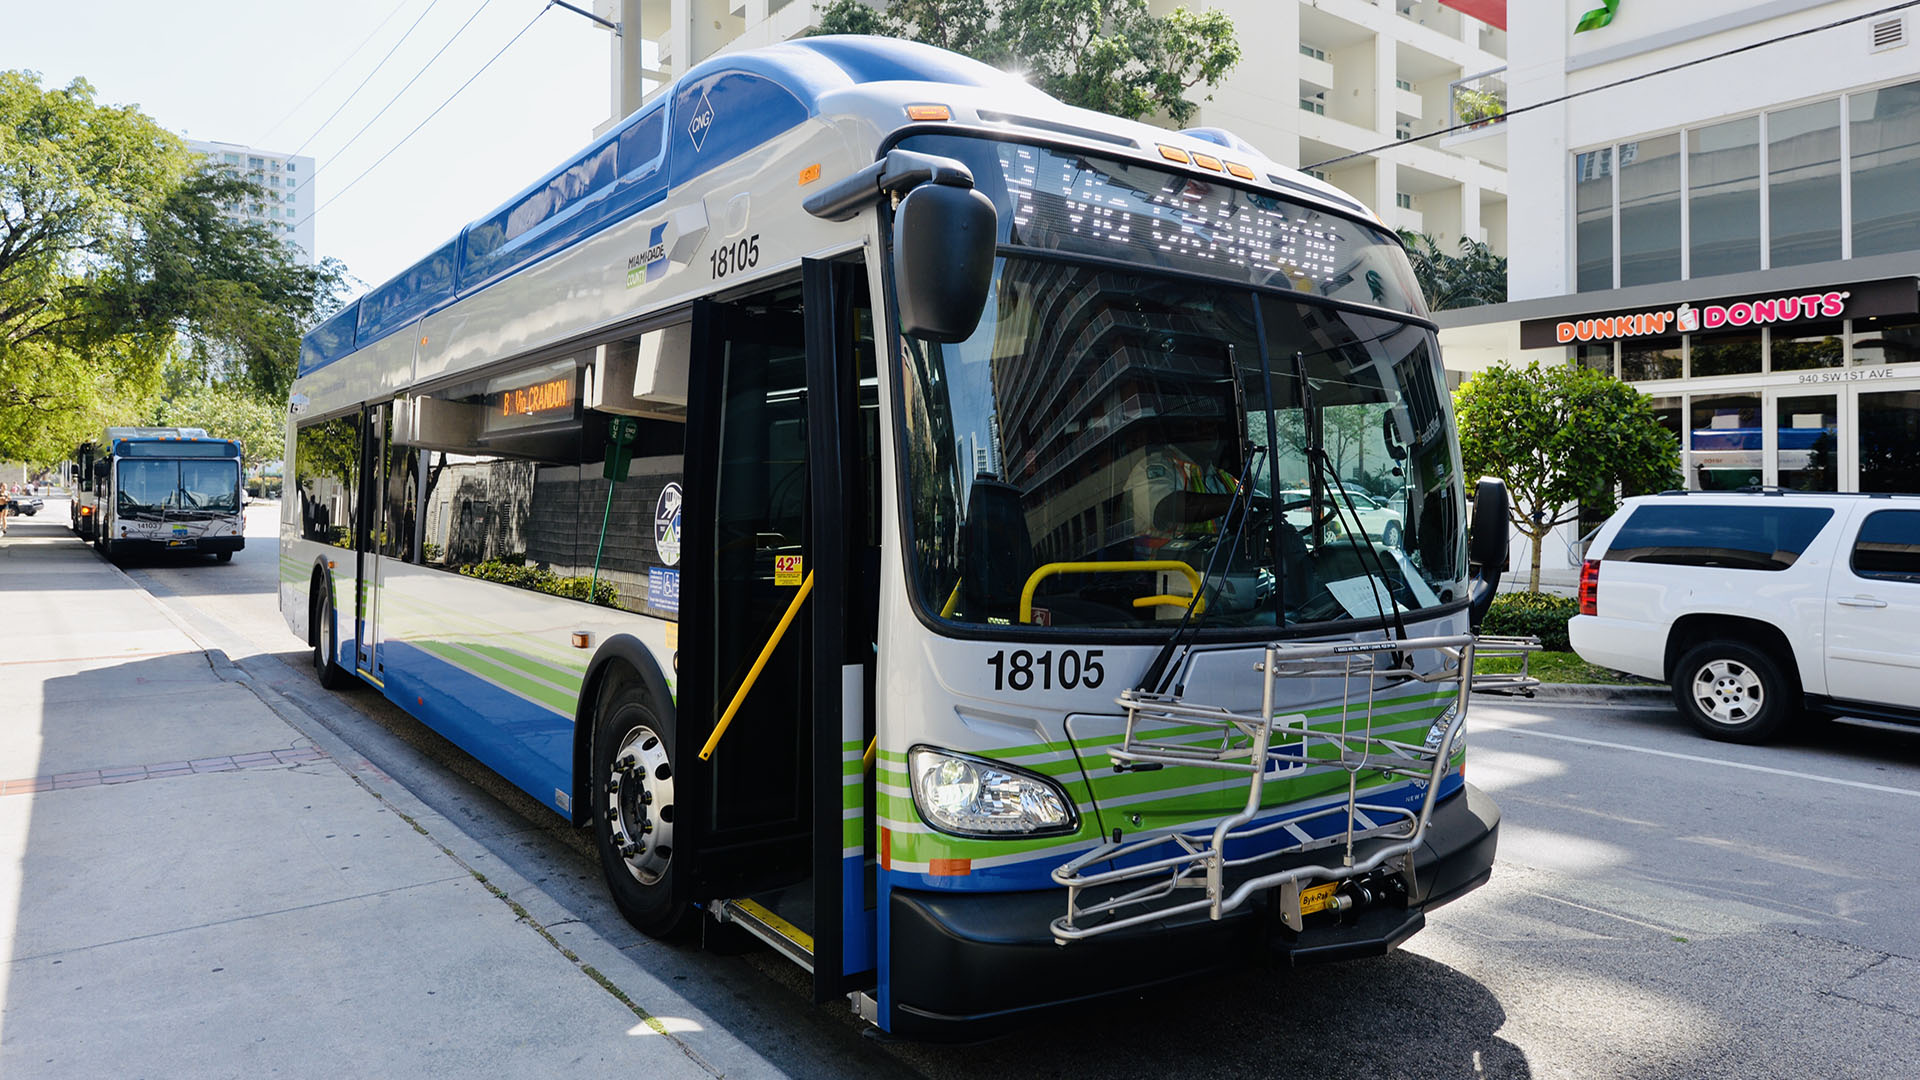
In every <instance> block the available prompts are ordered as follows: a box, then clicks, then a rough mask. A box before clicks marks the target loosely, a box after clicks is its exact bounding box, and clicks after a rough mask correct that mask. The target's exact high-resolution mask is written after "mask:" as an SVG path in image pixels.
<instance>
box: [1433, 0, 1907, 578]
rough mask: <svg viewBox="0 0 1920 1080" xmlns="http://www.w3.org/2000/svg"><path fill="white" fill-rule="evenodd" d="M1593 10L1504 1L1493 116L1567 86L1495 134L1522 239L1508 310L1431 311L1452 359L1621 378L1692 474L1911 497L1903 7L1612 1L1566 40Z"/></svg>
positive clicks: (1862, 0)
mask: <svg viewBox="0 0 1920 1080" xmlns="http://www.w3.org/2000/svg"><path fill="white" fill-rule="evenodd" d="M1601 6H1602V5H1600V4H1598V3H1595V2H1593V0H1543V2H1540V3H1533V4H1526V5H1518V4H1516V5H1513V7H1512V9H1511V11H1512V16H1513V17H1512V22H1511V24H1510V30H1511V45H1512V49H1513V55H1515V56H1523V57H1525V58H1526V60H1525V61H1524V63H1523V64H1521V65H1520V66H1518V67H1516V68H1515V69H1514V70H1513V71H1511V72H1509V79H1508V85H1509V93H1510V101H1509V107H1510V108H1511V109H1524V108H1526V107H1527V106H1528V105H1530V104H1536V103H1543V102H1555V101H1556V100H1557V99H1559V98H1561V97H1563V96H1564V95H1568V94H1581V95H1582V96H1577V97H1573V98H1571V99H1570V100H1566V101H1564V102H1558V103H1554V104H1546V105H1544V106H1543V107H1539V108H1535V109H1532V110H1529V111H1526V112H1522V113H1520V114H1519V115H1515V116H1512V117H1510V118H1509V119H1508V121H1507V123H1506V125H1505V126H1506V128H1507V134H1506V138H1507V139H1508V141H1509V156H1510V160H1509V173H1510V179H1511V188H1510V196H1509V205H1508V224H1509V227H1510V228H1511V229H1512V230H1513V234H1514V235H1516V236H1524V237H1526V238H1527V239H1526V243H1525V244H1524V245H1521V246H1519V247H1516V248H1515V249H1514V250H1513V251H1512V253H1511V261H1510V278H1509V291H1508V295H1509V297H1510V298H1511V299H1510V301H1509V302H1508V303H1506V304H1502V305H1498V306H1495V307H1487V308H1471V309H1465V310H1460V311H1451V312H1441V313H1439V315H1438V321H1439V322H1440V324H1441V326H1442V332H1441V344H1442V348H1443V351H1444V353H1445V355H1446V357H1447V364H1448V366H1449V367H1450V368H1454V369H1458V370H1464V371H1471V370H1477V369H1479V368H1482V367H1485V366H1487V365H1490V364H1493V363H1496V362H1500V361H1503V360H1504V361H1508V362H1511V363H1514V364H1525V363H1527V362H1529V361H1531V360H1541V361H1544V362H1556V363H1562V362H1575V363H1581V364H1586V365H1589V366H1592V367H1594V368H1597V369H1600V370H1603V371H1609V372H1613V373H1616V374H1618V375H1619V376H1620V377H1622V378H1624V379H1627V380H1629V381H1631V382H1633V383H1635V384H1636V385H1637V386H1638V387H1639V388H1640V389H1641V390H1642V391H1644V392H1645V393H1647V394H1648V395H1650V396H1651V397H1652V398H1653V399H1654V404H1655V407H1656V409H1657V410H1658V411H1659V413H1660V415H1661V417H1662V419H1663V421H1664V422H1665V423H1666V424H1668V425H1669V426H1670V427H1671V428H1672V430H1673V431H1674V433H1675V435H1676V436H1677V437H1678V438H1679V440H1680V446H1681V450H1682V457H1683V470H1684V472H1685V474H1686V479H1687V483H1688V486H1689V487H1693V488H1698V489H1731V488H1741V487H1747V486H1753V485H1767V486H1780V487H1786V488H1802V489H1810V490H1824V491H1835V490H1838V491H1869V492H1871V491H1920V289H1917V288H1916V281H1917V279H1916V275H1920V46H1916V45H1915V44H1914V43H1913V41H1912V38H1913V36H1914V34H1915V32H1916V30H1920V25H1917V24H1920V9H1915V10H1913V11H1897V12H1884V11H1883V9H1884V8H1886V7H1887V6H1888V5H1887V4H1885V3H1883V2H1874V0H1839V2H1810V0H1771V2H1768V3H1752V2H1750V0H1692V2H1689V3H1686V4H1674V3H1662V2H1658V0H1620V3H1619V4H1618V5H1617V10H1616V11H1615V13H1614V17H1613V18H1612V20H1611V21H1610V22H1609V23H1607V25H1604V26H1594V27H1590V28H1589V29H1586V30H1578V29H1577V27H1578V26H1579V24H1580V20H1581V18H1582V16H1583V15H1585V14H1586V13H1587V12H1589V11H1592V10H1594V9H1596V8H1599V7H1601ZM1875 12H1881V14H1878V15H1875V14H1874V13H1875ZM1862 16H1870V17H1866V18H1861V17H1862ZM1847 20H1851V21H1847ZM1835 23H1840V25H1831V24H1835ZM1747 46H1754V47H1753V48H1750V49H1749V48H1745V47H1747ZM1734 49H1744V51H1740V52H1738V53H1735V54H1733V55H1728V56H1724V57H1721V56H1719V55H1718V54H1721V53H1725V52H1727V51H1728V50H1734ZM1694 61H1698V62H1697V63H1692V62H1694ZM1674 65H1690V66H1685V67H1682V68H1680V69H1679V70H1674V71H1670V72H1665V73H1660V72H1661V71H1662V69H1666V68H1670V67H1673V66H1674ZM1639 76H1645V77H1644V78H1637V79H1636V77H1639ZM1629 79H1634V80H1635V81H1631V82H1625V83H1624V84H1622V85H1614V84H1618V83H1622V80H1629ZM1585 91H1593V92H1591V93H1583V92H1585ZM1568 532H1569V535H1570V537H1575V536H1577V535H1579V534H1580V533H1583V532H1584V529H1580V530H1574V529H1569V530H1568ZM1576 546H1577V545H1576ZM1577 554H1578V553H1577V550H1571V551H1569V552H1567V561H1572V560H1575V559H1577ZM1543 555H1544V558H1545V561H1546V562H1547V563H1549V564H1552V563H1554V562H1555V560H1556V557H1557V556H1556V552H1554V551H1553V550H1552V549H1548V551H1546V552H1545V553H1543ZM1562 569H1563V570H1564V568H1562Z"/></svg>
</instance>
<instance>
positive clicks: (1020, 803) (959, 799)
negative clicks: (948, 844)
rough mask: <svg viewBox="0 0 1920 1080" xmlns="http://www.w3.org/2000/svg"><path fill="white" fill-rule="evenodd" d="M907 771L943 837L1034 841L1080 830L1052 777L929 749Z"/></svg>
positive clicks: (918, 752) (923, 813) (919, 750)
mask: <svg viewBox="0 0 1920 1080" xmlns="http://www.w3.org/2000/svg"><path fill="white" fill-rule="evenodd" d="M907 769H908V772H909V774H910V776H911V780H912V788H913V801H914V805H915V806H916V807H917V808H918V809H919V811H920V817H921V818H922V819H923V820H925V821H926V822H927V824H929V825H932V826H933V827H934V828H936V829H939V830H940V831H942V832H948V833H954V834H956V835H959V836H980V837H992V836H1029V835H1033V834H1036V833H1070V832H1073V831H1074V830H1075V829H1076V828H1077V827H1078V819H1077V817H1076V815H1075V813H1074V810H1073V804H1072V803H1071V802H1070V801H1068V799H1067V795H1066V792H1064V791H1062V790H1061V789H1060V787H1059V785H1057V784H1055V783H1054V782H1053V781H1051V780H1048V779H1047V778H1046V777H1043V776H1038V775H1035V774H1033V773H1029V772H1026V771H1024V770H1020V769H1015V768H1013V767H1011V766H1006V765H1001V764H999V763H997V762H993V761H988V760H986V759H985V758H977V757H972V756H969V755H965V754H956V753H953V752H952V751H948V750H938V749H935V748H933V747H927V746H919V747H915V748H914V749H913V752H912V753H910V754H908V755H907Z"/></svg>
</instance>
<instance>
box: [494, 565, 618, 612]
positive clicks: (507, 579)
mask: <svg viewBox="0 0 1920 1080" xmlns="http://www.w3.org/2000/svg"><path fill="white" fill-rule="evenodd" d="M460 572H461V573H462V574H465V575H466V576H468V577H475V578H479V579H481V580H482V581H495V582H499V583H500V584H502V585H511V586H513V587H514V588H516V589H528V590H530V591H532V592H541V593H546V594H547V595H549V596H564V597H566V598H567V599H569V600H585V599H586V598H587V588H588V586H589V585H591V584H592V583H593V579H592V578H589V577H561V576H559V575H558V574H555V573H554V572H553V571H551V570H549V569H547V568H546V567H544V566H528V565H526V563H525V562H514V561H510V560H508V559H494V560H492V561H490V562H483V563H479V564H476V565H474V566H462V567H460ZM619 600H620V594H619V592H618V590H616V589H615V588H614V587H613V583H612V582H610V581H602V582H600V583H599V585H598V587H596V588H594V590H593V602H594V603H596V604H600V605H602V606H604V607H613V606H615V605H616V604H618V603H619Z"/></svg>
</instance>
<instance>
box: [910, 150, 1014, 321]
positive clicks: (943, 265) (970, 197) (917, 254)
mask: <svg viewBox="0 0 1920 1080" xmlns="http://www.w3.org/2000/svg"><path fill="white" fill-rule="evenodd" d="M998 233H999V215H998V213H996V212H995V210H994V208H993V200H991V199H989V198H987V197H986V196H985V195H982V194H980V193H979V192H978V191H975V190H974V189H973V188H972V187H960V186H957V185H953V184H942V183H928V184H921V185H919V186H918V187H916V188H914V189H913V190H912V191H909V192H907V194H906V197H905V198H903V199H901V200H900V206H899V208H898V209H896V210H895V211H894V215H893V268H894V269H893V286H894V294H895V297H896V298H897V300H898V301H899V305H900V329H901V331H902V332H903V333H907V334H911V335H912V336H914V337H917V338H924V339H926V340H928V341H934V342H941V343H945V344H952V343H954V342H959V341H965V340H966V339H968V338H969V337H972V336H973V331H974V328H975V327H977V326H979V325H980V316H981V313H982V312H984V311H985V310H986V306H987V292H988V290H989V289H991V288H992V286H993V258H994V248H995V243H996V238H997V236H998Z"/></svg>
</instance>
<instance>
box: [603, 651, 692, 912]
mask: <svg viewBox="0 0 1920 1080" xmlns="http://www.w3.org/2000/svg"><path fill="white" fill-rule="evenodd" d="M673 726H674V725H673V718H672V717H671V715H669V714H666V713H664V712H662V711H660V710H658V709H656V708H654V705H653V702H652V699H651V698H650V697H649V696H648V694H647V692H646V687H645V684H643V683H642V682H641V681H640V678H639V676H637V675H635V674H634V673H633V672H632V670H631V669H629V668H626V667H625V666H623V665H615V666H613V667H612V668H610V669H609V670H608V672H607V675H606V678H605V679H604V680H602V682H601V684H600V692H599V694H598V695H597V697H596V700H595V702H594V710H593V753H592V755H591V757H590V761H591V769H592V771H591V772H590V773H589V774H588V776H587V783H588V788H589V790H590V791H591V792H592V798H593V839H594V846H595V847H596V848H597V849H599V853H600V868H601V871H602V872H603V873H604V874H605V875H606V879H607V889H608V891H609V892H611V893H612V894H613V902H614V906H616V907H618V908H619V909H620V914H622V915H624V916H625V917H626V919H627V921H628V922H630V923H632V924H633V926H634V928H635V929H637V930H639V931H640V932H641V933H643V934H647V935H648V936H650V937H656V938H665V937H671V936H672V935H673V934H675V933H676V932H677V931H679V930H681V929H682V928H683V927H684V926H686V925H687V921H688V916H689V915H690V914H691V913H692V910H693V909H692V906H691V905H690V903H689V901H688V897H687V890H686V886H685V884H684V883H685V880H686V875H684V874H681V873H678V872H677V867H676V864H679V865H684V864H685V862H686V858H685V854H684V853H676V851H675V850H674V814H675V806H674V780H673V769H674V762H673V761H672V760H671V759H670V757H669V754H670V751H671V748H672V747H673V745H674V741H673V738H674V730H673ZM676 854H679V855H680V857H679V858H677V859H676V858H675V855H676Z"/></svg>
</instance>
